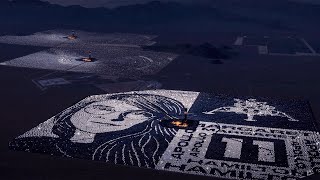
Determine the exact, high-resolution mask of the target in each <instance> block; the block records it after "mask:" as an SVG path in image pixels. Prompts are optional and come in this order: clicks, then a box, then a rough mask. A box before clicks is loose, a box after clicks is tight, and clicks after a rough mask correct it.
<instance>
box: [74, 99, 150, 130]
mask: <svg viewBox="0 0 320 180" xmlns="http://www.w3.org/2000/svg"><path fill="white" fill-rule="evenodd" d="M152 117H153V114H152V113H151V112H146V111H145V110H143V109H140V108H138V107H136V106H133V105H130V104H128V103H127V102H125V101H122V100H116V99H109V100H105V101H100V102H95V103H92V104H89V105H87V106H86V107H84V108H82V109H80V110H79V111H77V112H75V113H74V114H73V115H72V117H71V118H70V120H71V122H72V124H73V125H74V126H75V127H76V128H77V129H79V130H81V131H84V132H88V133H94V134H96V133H104V132H112V131H119V130H124V129H127V128H130V127H132V126H134V125H136V124H139V123H142V122H144V121H147V120H150V118H152Z"/></svg>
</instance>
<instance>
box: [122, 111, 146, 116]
mask: <svg viewBox="0 0 320 180" xmlns="http://www.w3.org/2000/svg"><path fill="white" fill-rule="evenodd" d="M130 116H144V117H151V116H152V114H151V113H148V112H145V111H133V112H128V113H125V114H124V117H130Z"/></svg>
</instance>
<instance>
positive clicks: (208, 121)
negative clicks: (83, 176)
mask: <svg viewBox="0 0 320 180" xmlns="http://www.w3.org/2000/svg"><path fill="white" fill-rule="evenodd" d="M186 109H187V110H188V119H189V120H192V121H197V122H198V123H197V127H195V128H187V129H183V128H182V129H181V128H176V127H173V128H172V127H171V128H170V127H166V126H163V125H162V124H161V122H162V121H165V120H168V119H182V118H183V117H184V116H185V110H186ZM319 141H320V135H319V131H318V128H317V125H316V124H315V120H314V118H313V115H312V112H311V109H310V107H309V105H308V102H306V101H303V100H278V99H268V98H255V97H231V96H222V95H214V94H210V93H199V92H189V91H171V90H150V91H134V92H127V93H116V94H105V95H93V96H89V97H87V98H85V99H83V100H82V101H80V102H78V103H76V104H75V105H73V106H71V107H69V108H67V109H66V110H64V111H62V112H61V113H59V114H57V115H55V116H53V117H52V118H50V119H49V120H47V121H45V122H43V123H41V124H39V125H38V126H37V127H35V128H33V129H31V130H30V131H27V132H26V133H24V134H22V135H20V136H18V137H17V138H15V139H14V140H12V141H11V142H10V143H9V147H10V148H11V149H12V150H19V151H26V152H34V153H44V154H50V155H55V156H63V157H70V158H80V159H87V160H97V161H103V162H107V163H111V164H120V165H127V166H135V167H141V168H151V169H157V170H166V171H174V172H180V173H189V174H195V175H206V176H212V177H222V178H227V179H299V178H302V177H306V176H309V175H312V174H315V173H318V172H319V171H320V153H319V150H320V144H319Z"/></svg>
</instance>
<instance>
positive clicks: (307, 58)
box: [0, 3, 320, 180]
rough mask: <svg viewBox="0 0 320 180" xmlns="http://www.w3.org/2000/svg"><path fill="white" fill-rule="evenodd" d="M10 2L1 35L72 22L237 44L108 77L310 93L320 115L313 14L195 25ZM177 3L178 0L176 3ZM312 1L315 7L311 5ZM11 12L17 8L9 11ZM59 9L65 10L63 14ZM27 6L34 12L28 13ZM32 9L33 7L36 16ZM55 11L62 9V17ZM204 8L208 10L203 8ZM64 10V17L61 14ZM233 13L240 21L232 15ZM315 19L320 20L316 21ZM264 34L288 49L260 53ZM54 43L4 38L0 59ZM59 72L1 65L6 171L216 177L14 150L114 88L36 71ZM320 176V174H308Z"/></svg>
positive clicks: (268, 93) (43, 175)
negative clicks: (59, 80) (141, 72)
mask: <svg viewBox="0 0 320 180" xmlns="http://www.w3.org/2000/svg"><path fill="white" fill-rule="evenodd" d="M0 5H1V4H0ZM5 5H6V8H4V6H2V7H0V9H1V8H3V9H2V15H1V16H2V17H1V19H5V20H6V21H3V20H2V22H1V23H3V25H2V26H1V27H0V34H1V36H3V35H29V34H32V33H36V32H41V31H45V30H52V29H69V30H70V32H71V30H73V29H75V30H85V31H91V32H101V33H111V32H122V33H123V32H125V33H138V34H139V33H141V34H152V35H157V38H155V41H156V42H157V43H158V44H170V45H171V46H175V45H177V44H183V43H190V44H193V45H195V46H199V45H200V44H203V43H210V44H212V45H213V46H215V47H223V46H227V47H230V48H231V49H230V51H232V52H233V53H232V56H231V57H230V58H226V59H223V58H222V59H220V58H218V59H212V58H206V56H194V55H192V53H191V54H190V53H189V54H188V53H181V54H179V56H178V57H177V58H176V59H174V60H173V61H171V62H170V63H169V64H168V65H167V66H165V67H164V68H163V69H161V70H160V71H159V72H157V73H155V74H153V75H147V76H143V77H140V79H133V80H132V79H118V80H113V79H110V80H106V79H105V83H106V84H108V83H109V84H112V85H114V86H116V85H117V83H123V82H131V81H137V80H141V81H156V82H158V83H160V84H161V88H162V89H170V90H186V91H197V92H211V93H216V94H226V95H236V96H253V97H270V98H280V99H303V100H307V101H308V102H309V103H310V107H311V109H312V111H313V114H314V117H315V120H316V121H317V122H318V123H320V122H319V121H320V94H319V92H320V83H319V82H320V81H319V77H320V71H319V68H320V56H319V54H320V37H319V34H318V32H317V28H318V27H317V25H315V24H316V23H315V21H313V20H310V22H309V21H308V22H305V24H302V25H301V24H299V23H300V22H303V21H302V20H301V19H298V20H297V21H294V20H293V21H292V22H291V20H290V23H289V20H288V21H286V20H284V21H285V22H288V24H290V25H292V24H294V23H295V22H296V23H297V24H299V25H296V26H297V27H295V26H294V27H295V29H293V28H291V29H290V28H289V29H287V28H283V27H278V26H276V27H274V26H275V24H272V23H271V24H272V25H273V26H269V25H270V23H269V22H265V21H263V22H262V23H261V22H260V21H258V20H252V22H250V23H247V22H248V21H250V20H248V19H246V18H244V19H241V18H240V19H233V18H234V17H233V16H232V17H230V15H228V16H226V17H224V18H222V20H216V21H217V22H216V23H212V24H211V21H208V20H207V19H205V18H202V19H201V21H196V20H193V19H192V18H191V20H190V23H191V22H192V23H193V24H190V25H188V21H187V20H186V19H182V20H180V19H179V18H181V17H180V15H176V16H174V17H175V18H177V19H178V20H177V21H176V22H175V21H173V20H172V21H169V22H167V21H166V19H161V18H159V19H157V20H155V22H150V19H145V21H143V20H141V21H139V18H137V19H133V20H132V21H130V18H129V19H126V18H125V15H126V16H130V15H132V12H131V10H132V9H130V8H129V10H126V9H125V8H123V9H120V10H119V12H117V11H116V10H114V11H113V12H110V14H108V15H104V16H103V17H100V18H101V19H95V17H97V15H96V14H95V15H92V16H93V17H94V18H93V19H94V20H88V19H90V16H91V14H90V13H91V12H93V11H94V13H97V14H98V15H102V14H104V11H105V10H103V9H101V8H98V9H90V10H88V12H86V13H87V15H86V16H85V17H83V14H81V13H80V12H81V11H84V9H83V8H81V7H69V8H68V7H60V6H57V5H54V7H50V9H52V12H45V11H44V10H41V11H40V9H41V8H38V7H41V6H43V4H41V3H39V4H37V3H35V4H32V6H35V7H32V8H35V9H37V8H38V10H39V12H30V13H29V10H30V9H28V8H31V7H29V5H28V4H24V5H23V4H19V5H17V6H18V8H15V7H13V6H8V4H5ZM149 6H152V5H149ZM159 6H160V5H159ZM173 7H175V6H173ZM173 7H171V6H170V8H173ZM19 8H20V9H19ZM127 8H128V7H127ZM135 8H138V9H139V8H143V7H135ZM157 8H160V10H161V8H165V7H162V6H161V7H157ZM304 8H305V9H307V7H304ZM312 8H314V7H312ZM44 9H45V8H44ZM305 9H304V10H305ZM160 10H159V11H160ZM68 11H70V12H68ZM132 11H133V10H132ZM172 11H174V10H172ZM4 12H9V13H8V14H6V13H4ZM59 12H63V13H64V14H59ZM121 12H127V14H125V15H121V17H118V16H117V17H118V18H119V20H118V21H116V20H114V21H112V23H110V25H108V23H109V20H110V19H112V17H113V16H115V14H117V13H121ZM15 13H16V14H15ZM24 13H26V14H27V15H24ZM50 13H51V14H50ZM52 13H53V14H52ZM73 13H74V14H73ZM77 13H78V14H77ZM79 13H80V15H79ZM197 13H199V12H197ZM0 14H1V13H0ZM28 14H30V15H29V16H28ZM41 14H44V15H43V16H44V17H43V18H41V17H38V18H35V17H36V16H41ZM75 14H76V15H75ZM160 14H161V13H160ZM55 15H56V16H57V17H54V16H55ZM78 15H79V16H81V18H80V19H79V20H77V16H78ZM23 16H26V18H25V19H23V18H22V17H23ZM64 16H67V18H65V19H61V18H63V17H64ZM119 16H120V15H119ZM141 16H142V15H141ZM159 16H160V15H159ZM199 16H203V15H201V14H200V15H199ZM310 16H311V15H310ZM48 17H51V18H50V19H47V20H46V19H45V18H48ZM115 17H116V16H115ZM143 17H144V16H143ZM218 17H220V16H218ZM19 18H21V19H19ZM59 18H60V19H61V21H62V23H60V22H59ZM103 18H106V19H107V20H105V19H103ZM216 18H217V17H216ZM309 18H310V17H309V16H308V17H306V19H309ZM229 20H230V21H232V23H228V21H229ZM37 21H38V22H39V23H37ZM110 21H111V20H110ZM237 21H240V22H242V21H243V22H246V23H247V24H246V23H244V24H243V23H239V24H241V25H238V24H237ZM148 23H149V24H150V26H149V25H148ZM308 23H309V24H308ZM261 24H263V25H261ZM266 24H267V25H266ZM276 25H277V24H276ZM313 26H315V27H314V28H310V27H313ZM197 28H199V31H197ZM293 35H294V36H295V37H298V38H303V39H305V40H306V41H307V42H309V44H310V45H311V46H312V48H313V49H314V50H315V51H316V53H317V54H313V55H309V54H308V55H301V56H300V55H296V54H295V53H296V49H298V51H299V52H300V53H310V49H309V48H308V47H307V46H306V45H305V44H303V43H302V45H301V44H300V43H301V42H299V43H298V45H294V44H292V43H291V41H288V40H287V37H288V36H293ZM244 36H247V37H254V38H252V39H249V40H250V43H251V44H250V43H249V44H243V45H234V42H235V41H236V39H237V38H238V37H244ZM264 36H269V37H272V38H274V39H275V40H274V41H272V43H270V49H271V50H272V52H277V53H284V55H271V54H259V52H258V47H257V45H265V41H264V40H261V39H263V37H264ZM283 39H284V40H283ZM288 43H289V44H288ZM267 45H269V44H267ZM296 46H297V47H296ZM46 49H47V48H44V47H37V46H23V45H8V44H0V63H2V62H5V61H8V60H11V59H15V58H18V57H22V56H26V55H28V54H32V53H35V52H39V51H43V50H46ZM178 53H179V51H178ZM51 73H53V74H56V71H54V70H46V69H32V68H21V67H11V66H4V65H0V84H1V86H0V87H1V88H0V89H1V103H0V109H1V116H0V118H1V122H2V123H1V124H2V126H1V133H0V142H1V143H0V152H1V153H0V170H1V171H0V179H4V180H7V179H8V180H11V179H32V180H38V179H39V180H40V179H41V180H42V179H50V180H51V179H110V178H113V179H114V178H117V179H154V180H158V179H159V180H160V179H164V178H168V179H186V180H187V179H190V180H191V179H195V178H196V179H199V180H201V179H212V178H211V177H204V176H193V175H187V174H176V173H171V172H164V171H155V170H150V169H140V168H132V167H125V166H117V165H110V164H105V163H99V162H93V161H85V160H79V159H68V158H61V157H53V156H47V155H40V154H31V153H24V152H14V151H11V150H9V149H8V142H9V141H10V140H12V139H13V138H15V137H16V136H18V135H21V134H22V133H24V132H26V131H27V130H29V129H31V128H33V127H35V126H36V125H38V124H39V123H41V122H43V121H45V120H47V119H48V118H50V117H52V116H54V115H56V114H57V113H59V112H61V111H62V110H64V109H66V108H68V107H70V106H71V105H73V104H74V103H76V102H78V101H80V100H81V99H83V98H85V97H87V96H89V95H93V94H105V93H108V91H106V90H104V89H102V88H98V87H97V86H95V85H94V84H93V83H91V81H90V83H74V84H71V85H66V86H56V87H52V88H49V89H46V90H41V89H40V88H39V87H38V86H37V85H36V84H35V83H34V82H33V80H34V79H37V78H39V77H43V76H47V75H49V76H50V74H51ZM63 73H64V72H62V73H61V74H63ZM58 74H59V73H58ZM71 74H73V72H71ZM120 87H123V86H120ZM130 90H136V89H134V88H132V87H131V86H130V87H129V86H128V87H127V88H123V89H119V90H118V92H122V91H130ZM318 178H319V175H317V176H314V177H308V178H306V179H318Z"/></svg>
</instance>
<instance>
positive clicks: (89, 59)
mask: <svg viewBox="0 0 320 180" xmlns="http://www.w3.org/2000/svg"><path fill="white" fill-rule="evenodd" d="M82 60H83V61H84V62H91V61H92V58H82Z"/></svg>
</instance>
